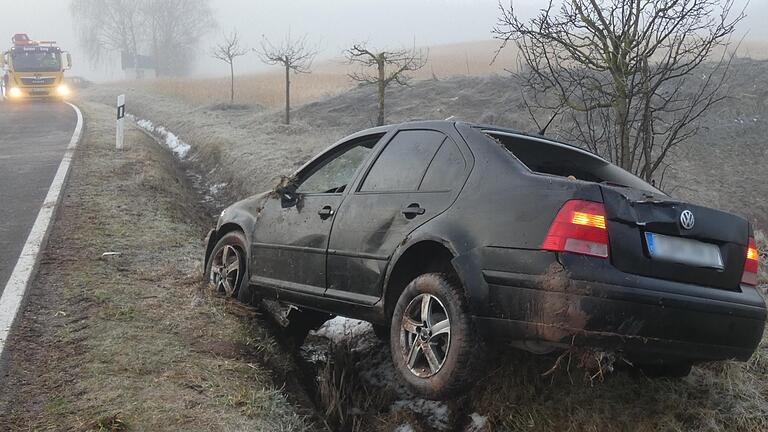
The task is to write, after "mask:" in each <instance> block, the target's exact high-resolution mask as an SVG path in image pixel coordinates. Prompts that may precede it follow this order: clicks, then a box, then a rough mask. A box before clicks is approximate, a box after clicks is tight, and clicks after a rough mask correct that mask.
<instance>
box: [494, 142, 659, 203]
mask: <svg viewBox="0 0 768 432" xmlns="http://www.w3.org/2000/svg"><path fill="white" fill-rule="evenodd" d="M486 134H488V135H489V136H490V137H492V138H494V139H495V140H497V141H499V142H501V144H503V145H504V147H505V148H506V149H507V150H509V152H511V153H512V154H513V155H515V157H517V159H519V160H520V162H522V163H523V164H525V166H527V167H528V168H529V169H530V170H531V171H534V172H537V173H540V174H549V175H556V176H560V177H575V178H576V179H578V180H584V181H589V182H595V183H604V184H609V185H612V186H623V187H631V188H634V189H639V190H644V191H648V192H653V193H657V194H658V193H662V192H661V191H659V190H658V189H656V188H655V187H653V186H651V185H650V184H648V183H646V182H645V181H643V180H641V179H640V178H639V177H636V176H634V175H632V174H630V173H628V172H627V171H624V170H623V169H621V168H619V167H617V166H616V165H613V164H611V163H609V162H606V161H605V160H603V159H601V158H599V157H597V156H594V155H592V154H590V153H588V152H585V151H583V150H579V149H576V148H571V147H569V146H567V145H565V144H557V143H553V142H548V141H545V140H538V139H535V138H525V137H520V136H516V135H507V134H503V133H495V132H490V131H486Z"/></svg>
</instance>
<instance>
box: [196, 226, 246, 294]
mask: <svg viewBox="0 0 768 432" xmlns="http://www.w3.org/2000/svg"><path fill="white" fill-rule="evenodd" d="M247 250H248V246H247V242H246V239H245V235H243V233H242V232H240V231H231V232H228V233H226V234H224V235H223V236H222V237H221V238H220V239H219V241H218V242H216V246H214V247H213V251H211V256H210V258H209V259H208V262H207V263H205V280H206V281H208V284H209V286H210V287H211V288H212V289H214V290H215V291H216V292H218V293H222V294H226V295H227V296H230V297H237V294H238V292H239V291H240V288H242V286H243V285H244V284H247V283H248V281H249V279H250V277H249V273H248V258H247V254H246V251H247Z"/></svg>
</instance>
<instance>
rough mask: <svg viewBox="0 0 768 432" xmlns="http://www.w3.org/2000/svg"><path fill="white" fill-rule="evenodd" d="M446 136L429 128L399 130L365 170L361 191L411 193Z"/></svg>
mask: <svg viewBox="0 0 768 432" xmlns="http://www.w3.org/2000/svg"><path fill="white" fill-rule="evenodd" d="M444 139H445V135H443V134H442V133H440V132H436V131H430V130H406V131H401V132H398V134H397V135H395V137H394V138H392V140H391V141H390V142H389V144H387V147H386V148H385V149H384V151H382V152H381V154H380V155H379V157H378V159H376V162H375V163H374V164H373V167H372V168H371V170H370V171H369V172H368V176H367V177H366V178H365V181H364V182H363V185H362V186H361V187H360V191H361V192H412V191H415V190H417V189H418V188H419V184H420V183H421V180H422V178H424V173H425V172H426V170H427V166H428V165H429V163H430V162H431V161H432V159H433V158H434V157H435V153H437V151H438V149H439V148H440V145H441V144H442V143H443V140H444Z"/></svg>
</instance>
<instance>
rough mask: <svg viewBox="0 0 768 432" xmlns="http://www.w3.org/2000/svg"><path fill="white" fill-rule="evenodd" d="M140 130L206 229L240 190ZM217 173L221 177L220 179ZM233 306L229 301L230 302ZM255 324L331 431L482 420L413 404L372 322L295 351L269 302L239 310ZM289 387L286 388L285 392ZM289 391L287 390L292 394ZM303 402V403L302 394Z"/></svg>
mask: <svg viewBox="0 0 768 432" xmlns="http://www.w3.org/2000/svg"><path fill="white" fill-rule="evenodd" d="M127 118H128V119H129V120H130V121H131V123H132V124H133V125H135V126H136V127H137V128H138V129H140V130H141V131H142V132H144V133H145V134H146V135H147V136H149V137H151V138H152V139H153V140H155V142H156V143H157V144H158V145H160V146H162V147H164V148H165V149H167V150H168V151H169V152H170V153H171V154H172V155H173V158H172V160H173V161H174V163H175V164H176V166H177V169H178V170H179V172H180V173H181V174H182V175H183V177H184V178H185V179H186V181H187V182H188V184H189V187H190V189H191V190H192V191H193V193H194V195H195V197H196V199H197V204H198V205H199V206H200V207H201V208H202V209H203V211H204V213H205V215H204V219H207V220H210V221H211V226H213V225H214V224H215V222H216V218H217V217H218V215H219V214H220V213H221V211H222V210H223V209H224V208H225V207H227V206H228V205H230V204H231V203H233V202H235V201H236V200H237V199H238V198H237V196H238V192H237V188H236V187H233V186H232V185H231V184H230V183H226V182H221V180H220V175H213V174H215V173H216V171H217V170H220V169H221V167H217V166H210V160H207V159H206V158H204V157H203V156H201V154H200V152H199V151H197V150H198V149H196V148H195V146H194V144H192V143H188V142H186V141H184V140H183V138H181V137H180V136H179V135H177V134H175V133H174V132H173V131H171V130H169V129H168V128H166V127H165V126H163V125H159V124H156V123H154V122H152V120H149V119H145V118H141V117H138V116H135V115H132V114H128V115H127ZM219 174H220V173H219ZM233 302H234V301H233ZM239 309H240V310H242V311H248V312H247V313H252V314H253V315H254V316H257V317H259V320H260V322H261V324H262V325H263V326H264V327H265V328H267V329H268V330H269V331H270V332H272V334H273V335H274V336H275V337H276V338H277V339H278V340H280V343H281V346H282V347H283V349H285V350H286V351H287V352H289V353H290V355H291V357H292V359H293V361H295V362H296V364H297V366H298V370H297V373H298V374H297V377H296V378H298V382H299V383H300V384H301V387H302V389H301V390H302V391H304V392H306V394H307V395H308V396H309V399H311V400H312V402H313V408H314V409H315V411H316V415H317V418H319V419H322V423H323V425H324V426H325V427H326V428H327V429H328V430H333V431H368V430H382V431H384V430H387V431H389V430H392V429H394V428H400V429H398V430H401V431H403V432H408V431H424V432H431V431H456V432H465V431H466V432H481V431H484V430H487V419H486V417H484V416H482V415H480V414H478V413H470V412H467V411H466V410H467V408H466V404H462V403H461V401H456V402H449V403H443V402H436V401H429V400H424V399H420V398H417V397H415V396H414V395H412V394H411V393H410V392H409V391H408V390H407V388H406V387H405V386H404V385H403V384H401V383H400V381H399V380H398V378H397V376H396V372H395V370H394V368H393V366H392V363H391V360H390V357H389V345H388V343H386V342H383V341H381V340H379V339H378V338H377V337H376V336H375V335H374V332H373V329H372V327H371V325H370V324H369V323H366V322H363V321H358V320H352V319H347V318H342V317H336V318H333V319H332V320H330V321H328V322H327V323H325V324H324V325H323V326H321V327H320V328H319V329H318V330H316V331H312V332H310V334H309V335H308V336H307V338H306V340H305V341H304V343H303V344H302V345H301V346H300V347H297V346H296V344H295V343H294V341H293V340H292V339H291V336H290V328H286V325H287V326H290V321H289V320H288V319H286V315H287V316H290V315H289V311H290V309H289V308H285V307H283V306H281V305H279V304H277V303H274V302H267V303H266V304H264V303H263V304H262V305H261V306H260V307H259V308H258V309H252V308H249V307H246V306H242V307H240V308H239ZM290 387H291V386H290V385H287V389H290ZM296 390H297V389H296V388H294V389H293V390H292V391H296ZM300 399H304V400H306V399H305V397H304V396H303V395H302V397H300Z"/></svg>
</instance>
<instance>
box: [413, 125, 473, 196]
mask: <svg viewBox="0 0 768 432" xmlns="http://www.w3.org/2000/svg"><path fill="white" fill-rule="evenodd" d="M466 168H467V161H465V160H464V156H463V155H462V154H461V150H459V148H458V147H457V146H456V143H455V142H453V140H452V139H450V138H446V139H445V142H443V145H442V146H440V150H438V151H437V154H436V155H435V158H434V159H433V160H432V163H431V164H429V168H428V169H427V173H426V174H424V179H423V180H422V181H421V186H419V190H420V191H432V192H437V191H450V190H453V189H454V188H456V187H458V186H459V185H460V184H461V182H462V181H463V180H464V171H465V170H466Z"/></svg>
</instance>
